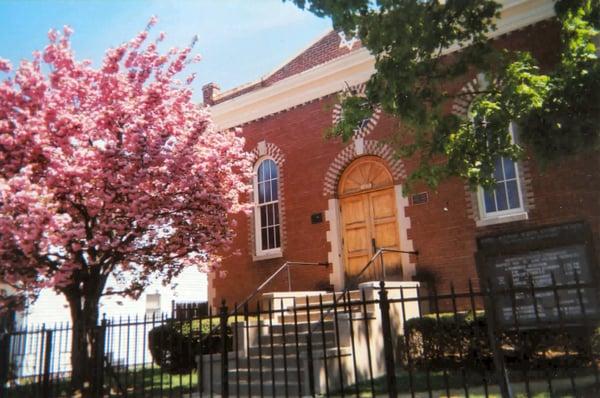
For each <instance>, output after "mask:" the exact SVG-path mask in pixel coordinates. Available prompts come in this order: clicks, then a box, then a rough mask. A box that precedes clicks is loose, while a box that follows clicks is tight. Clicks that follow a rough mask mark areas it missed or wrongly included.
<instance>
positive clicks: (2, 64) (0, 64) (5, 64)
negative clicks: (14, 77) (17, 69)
mask: <svg viewBox="0 0 600 398" xmlns="http://www.w3.org/2000/svg"><path fill="white" fill-rule="evenodd" d="M11 69H12V65H11V64H10V61H9V60H7V59H4V58H0V71H2V72H10V71H11Z"/></svg>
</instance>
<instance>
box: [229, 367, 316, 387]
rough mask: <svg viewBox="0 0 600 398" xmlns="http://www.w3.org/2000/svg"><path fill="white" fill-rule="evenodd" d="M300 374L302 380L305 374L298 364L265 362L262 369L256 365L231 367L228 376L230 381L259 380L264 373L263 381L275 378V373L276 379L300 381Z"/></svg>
mask: <svg viewBox="0 0 600 398" xmlns="http://www.w3.org/2000/svg"><path fill="white" fill-rule="evenodd" d="M298 374H299V375H300V380H302V377H303V376H304V373H303V371H302V369H300V368H298V367H297V366H289V365H288V366H287V367H283V366H279V367H273V366H272V365H271V363H268V364H264V363H263V367H262V371H261V368H259V367H254V368H246V367H240V368H237V369H235V368H234V369H229V372H228V374H227V378H228V380H229V382H230V383H231V382H237V380H239V381H240V382H243V381H245V382H258V381H259V380H260V378H261V375H262V380H263V381H269V380H271V381H272V380H273V375H275V381H284V380H286V379H287V381H288V383H289V382H296V383H297V382H298Z"/></svg>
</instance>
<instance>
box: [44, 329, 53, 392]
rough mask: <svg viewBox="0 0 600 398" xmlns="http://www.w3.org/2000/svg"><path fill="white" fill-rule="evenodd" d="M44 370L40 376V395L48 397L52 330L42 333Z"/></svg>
mask: <svg viewBox="0 0 600 398" xmlns="http://www.w3.org/2000/svg"><path fill="white" fill-rule="evenodd" d="M44 339H45V343H44V370H43V377H42V396H43V397H44V398H48V397H50V368H51V366H52V330H46V331H45V333H44Z"/></svg>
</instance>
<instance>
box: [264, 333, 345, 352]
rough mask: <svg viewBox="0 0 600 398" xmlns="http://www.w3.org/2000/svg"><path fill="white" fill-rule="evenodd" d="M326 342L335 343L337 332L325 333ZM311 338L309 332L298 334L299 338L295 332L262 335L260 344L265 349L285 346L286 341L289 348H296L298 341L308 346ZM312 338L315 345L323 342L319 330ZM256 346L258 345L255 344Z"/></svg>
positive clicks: (311, 335) (311, 334)
mask: <svg viewBox="0 0 600 398" xmlns="http://www.w3.org/2000/svg"><path fill="white" fill-rule="evenodd" d="M324 334H325V341H326V342H328V343H329V342H335V331H334V329H332V330H327V331H325V333H324ZM308 338H309V333H308V332H303V333H300V332H299V333H298V335H297V338H296V333H294V332H289V331H288V332H287V333H286V334H285V335H284V334H281V333H277V334H265V335H261V336H260V342H261V344H262V345H263V347H264V346H265V345H271V344H273V345H283V343H284V341H285V344H286V346H288V347H292V348H295V346H296V341H297V342H298V344H299V345H300V344H306V342H307V341H308ZM310 338H311V340H312V342H313V344H314V343H316V342H323V333H322V332H321V331H320V330H319V331H313V332H311V333H310ZM254 345H256V344H254Z"/></svg>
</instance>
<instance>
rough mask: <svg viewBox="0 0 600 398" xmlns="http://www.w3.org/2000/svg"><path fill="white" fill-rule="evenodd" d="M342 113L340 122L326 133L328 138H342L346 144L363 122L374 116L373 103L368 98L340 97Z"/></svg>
mask: <svg viewBox="0 0 600 398" xmlns="http://www.w3.org/2000/svg"><path fill="white" fill-rule="evenodd" d="M340 103H341V105H342V113H341V115H340V121H339V122H338V123H335V124H334V125H333V126H331V128H330V129H328V130H327V131H326V132H325V136H326V137H330V138H331V137H342V140H343V141H344V142H346V141H348V140H349V139H351V138H352V136H353V135H354V132H355V131H356V130H357V129H358V128H359V127H360V125H361V124H362V122H363V120H365V119H369V118H370V117H371V115H372V114H373V108H372V106H371V103H370V102H369V101H367V99H366V98H363V97H357V96H343V95H342V96H340Z"/></svg>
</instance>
